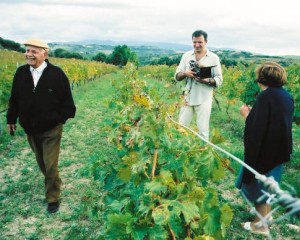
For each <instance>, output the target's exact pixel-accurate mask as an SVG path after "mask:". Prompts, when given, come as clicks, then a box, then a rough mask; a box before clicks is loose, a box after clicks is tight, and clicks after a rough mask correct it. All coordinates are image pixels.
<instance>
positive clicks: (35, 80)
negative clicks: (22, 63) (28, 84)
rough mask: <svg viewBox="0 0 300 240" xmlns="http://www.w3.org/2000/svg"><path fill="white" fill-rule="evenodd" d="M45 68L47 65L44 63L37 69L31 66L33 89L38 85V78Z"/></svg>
mask: <svg viewBox="0 0 300 240" xmlns="http://www.w3.org/2000/svg"><path fill="white" fill-rule="evenodd" d="M46 67H47V63H46V62H45V61H44V62H43V63H42V64H41V66H39V67H38V68H33V67H32V66H30V71H31V75H32V78H33V84H34V87H36V85H37V84H38V81H39V80H40V77H41V76H42V73H43V71H44V69H45V68H46Z"/></svg>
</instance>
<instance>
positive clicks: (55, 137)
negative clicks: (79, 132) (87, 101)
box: [7, 39, 76, 213]
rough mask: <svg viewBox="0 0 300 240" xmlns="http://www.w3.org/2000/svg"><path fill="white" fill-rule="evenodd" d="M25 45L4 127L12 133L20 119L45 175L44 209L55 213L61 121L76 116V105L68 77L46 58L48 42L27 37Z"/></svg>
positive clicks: (58, 187)
mask: <svg viewBox="0 0 300 240" xmlns="http://www.w3.org/2000/svg"><path fill="white" fill-rule="evenodd" d="M24 45H25V47H26V52H25V58H26V61H27V64H25V65H23V66H20V67H19V68H18V69H17V71H16V73H15V75H14V79H13V85H12V91H11V96H10V99H9V107H8V111H7V128H8V131H9V132H10V133H11V134H13V133H14V131H15V130H16V122H17V119H19V123H20V125H21V126H22V128H23V129H24V131H25V132H26V134H27V139H28V142H29V145H30V147H31V148H32V150H33V152H34V153H35V156H36V161H37V163H38V166H39V168H40V170H41V172H42V173H43V175H44V177H45V196H46V201H47V203H48V205H47V211H48V212H49V213H55V212H57V211H58V210H59V205H60V187H61V179H60V176H59V171H58V157H59V150H60V142H61V137H62V131H63V124H64V123H65V122H66V121H67V119H68V118H73V117H74V116H75V112H76V107H75V105H74V101H73V97H72V93H71V88H70V84H69V80H68V77H67V76H66V75H65V73H64V72H63V71H62V70H61V69H60V68H59V67H57V66H54V65H52V64H51V63H50V62H49V61H48V59H47V58H48V51H49V46H48V44H47V43H45V42H43V41H41V40H38V39H29V40H27V41H25V43H24Z"/></svg>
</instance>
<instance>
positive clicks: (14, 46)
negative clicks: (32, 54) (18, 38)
mask: <svg viewBox="0 0 300 240" xmlns="http://www.w3.org/2000/svg"><path fill="white" fill-rule="evenodd" d="M0 46H1V47H3V48H6V49H9V50H13V51H17V52H24V51H25V50H24V48H22V47H21V44H20V43H17V42H15V41H12V40H7V39H4V38H1V37H0Z"/></svg>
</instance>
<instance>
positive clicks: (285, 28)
mask: <svg viewBox="0 0 300 240" xmlns="http://www.w3.org/2000/svg"><path fill="white" fill-rule="evenodd" d="M284 3H285V4H280V5H279V4H276V3H274V1H271V0H264V1H261V0H252V1H239V0H231V1H222V0H210V1H209V2H203V1H202V2H201V1H199V0H186V1H184V2H182V0H173V1H172V2H169V1H162V0H151V1H142V0H122V1H121V0H110V1H106V0H104V1H101V0H87V1H83V0H52V1H50V0H22V1H18V0H10V1H5V2H4V1H1V2H0V14H1V17H2V19H6V20H5V21H1V22H0V29H1V30H0V31H1V32H0V34H1V37H3V38H7V39H11V40H15V41H24V40H25V39H27V38H31V37H38V38H42V39H44V40H46V41H48V42H49V41H78V40H86V39H99V40H115V41H119V42H122V41H124V40H140V41H155V42H171V43H183V44H191V34H192V32H193V31H194V30H196V29H203V30H206V31H207V32H208V35H209V46H212V47H228V48H238V49H242V50H245V51H255V52H258V53H267V54H294V55H296V54H297V55H300V46H299V44H298V43H299V42H300V33H299V30H298V29H300V18H299V17H296V16H298V12H297V8H296V7H295V6H294V5H293V4H294V3H293V1H292V0H285V2H284ZM291 16H294V17H293V18H292V17H291Z"/></svg>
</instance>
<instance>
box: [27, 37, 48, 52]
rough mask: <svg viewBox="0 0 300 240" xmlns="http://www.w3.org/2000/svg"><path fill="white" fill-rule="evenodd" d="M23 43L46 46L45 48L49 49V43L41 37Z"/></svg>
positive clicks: (40, 46)
mask: <svg viewBox="0 0 300 240" xmlns="http://www.w3.org/2000/svg"><path fill="white" fill-rule="evenodd" d="M23 44H24V45H25V46H34V47H39V48H44V49H45V50H49V46H48V44H47V43H45V42H43V41H42V40H39V39H28V40H26V41H25V42H24V43H23Z"/></svg>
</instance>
